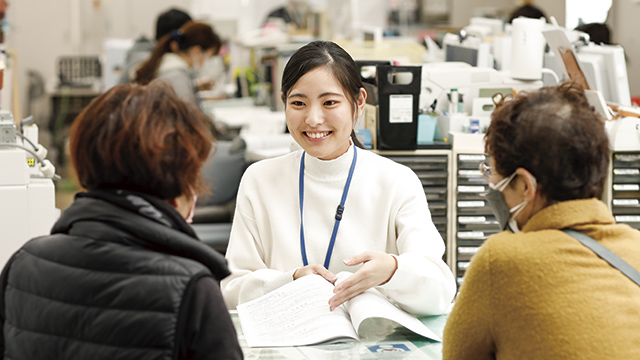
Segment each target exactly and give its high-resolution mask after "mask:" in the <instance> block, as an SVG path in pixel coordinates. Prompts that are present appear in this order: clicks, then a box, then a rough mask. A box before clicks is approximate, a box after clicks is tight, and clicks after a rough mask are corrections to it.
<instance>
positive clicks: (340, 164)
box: [304, 145, 354, 180]
mask: <svg viewBox="0 0 640 360" xmlns="http://www.w3.org/2000/svg"><path fill="white" fill-rule="evenodd" d="M353 151H354V149H353V145H350V146H349V149H348V150H347V152H346V153H344V154H342V155H340V156H339V157H337V158H335V159H333V160H320V159H318V158H316V157H313V156H311V155H309V154H307V153H305V155H304V156H305V158H304V163H305V165H304V170H305V171H304V172H305V176H310V177H313V178H315V179H318V180H338V179H344V178H346V177H347V175H348V173H349V167H350V166H351V162H352V161H353Z"/></svg>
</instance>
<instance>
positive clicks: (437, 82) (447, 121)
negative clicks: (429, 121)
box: [419, 62, 542, 137]
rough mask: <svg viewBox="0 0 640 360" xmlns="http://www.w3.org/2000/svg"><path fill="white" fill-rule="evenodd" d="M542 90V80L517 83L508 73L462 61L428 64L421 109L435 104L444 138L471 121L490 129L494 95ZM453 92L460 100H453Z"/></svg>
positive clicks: (458, 130)
mask: <svg viewBox="0 0 640 360" xmlns="http://www.w3.org/2000/svg"><path fill="white" fill-rule="evenodd" d="M540 87H542V81H541V80H537V81H521V80H516V79H513V78H512V77H511V76H510V74H509V72H508V71H498V70H496V69H493V68H480V67H474V66H471V65H469V64H466V63H462V62H444V63H428V64H423V65H422V81H421V87H420V102H419V108H420V109H422V110H423V111H424V110H426V109H428V108H429V107H430V106H432V105H433V104H435V106H434V107H433V109H432V110H433V111H434V112H435V113H436V114H437V116H438V129H439V131H440V133H441V135H442V136H443V137H448V134H449V132H460V131H463V128H464V127H468V126H470V120H471V119H474V120H478V121H479V123H478V126H479V127H480V128H484V127H486V126H488V125H489V115H490V114H491V112H492V111H493V102H492V100H491V97H492V96H493V95H494V94H495V93H502V94H506V93H508V92H513V90H516V91H518V92H519V91H522V90H533V89H537V88H540ZM452 92H453V93H455V94H456V95H454V96H455V97H457V101H456V99H455V98H454V99H452ZM454 103H455V104H456V105H455V106H453V107H452V106H451V105H452V104H454ZM443 110H444V111H443Z"/></svg>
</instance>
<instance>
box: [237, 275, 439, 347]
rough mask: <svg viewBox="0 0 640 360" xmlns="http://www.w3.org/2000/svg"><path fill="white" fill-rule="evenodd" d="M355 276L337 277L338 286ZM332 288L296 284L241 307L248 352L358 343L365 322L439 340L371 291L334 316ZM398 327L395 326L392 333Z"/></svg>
mask: <svg viewBox="0 0 640 360" xmlns="http://www.w3.org/2000/svg"><path fill="white" fill-rule="evenodd" d="M351 275H352V274H351V273H349V272H341V273H338V274H337V276H338V282H340V281H343V280H344V279H346V278H347V277H349V276H351ZM333 289H334V285H333V284H331V283H329V282H328V281H327V280H325V279H324V278H323V277H321V276H320V275H308V276H305V277H302V278H300V279H298V280H295V281H292V282H291V283H288V284H286V285H284V286H282V287H280V288H278V289H276V290H274V291H271V292H269V293H267V294H265V295H263V296H261V297H259V298H257V299H255V300H252V301H250V302H247V303H244V304H240V305H238V307H237V308H238V317H239V319H240V324H241V326H242V331H243V333H244V336H245V339H246V341H247V345H248V346H250V347H276V346H300V345H313V344H320V343H326V342H331V341H338V340H359V336H358V334H357V333H356V331H357V330H358V329H359V328H360V325H361V324H362V322H363V321H364V320H366V319H374V318H380V319H387V320H391V322H394V323H397V324H399V325H402V326H404V327H406V328H407V329H409V330H411V331H413V332H414V333H416V334H419V335H422V336H424V337H427V338H430V339H434V340H438V341H441V340H440V337H439V336H438V335H436V334H435V333H434V332H433V331H431V330H430V329H429V328H428V327H427V326H425V325H424V324H423V323H422V322H420V320H418V319H417V318H416V317H414V316H413V315H410V314H408V313H406V312H404V311H403V310H401V309H399V308H398V307H396V306H395V305H393V304H392V303H391V302H389V300H388V299H387V298H386V297H384V295H382V294H381V293H380V292H379V291H377V290H375V289H369V290H367V291H365V292H364V293H362V294H360V295H358V296H356V297H355V298H353V299H351V300H350V301H348V302H346V303H345V304H343V305H341V306H340V307H338V308H336V309H335V310H334V311H330V310H329V299H330V298H331V297H332V296H333ZM393 327H395V325H394V326H392V328H393Z"/></svg>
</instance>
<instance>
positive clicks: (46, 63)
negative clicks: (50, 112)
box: [6, 0, 189, 116]
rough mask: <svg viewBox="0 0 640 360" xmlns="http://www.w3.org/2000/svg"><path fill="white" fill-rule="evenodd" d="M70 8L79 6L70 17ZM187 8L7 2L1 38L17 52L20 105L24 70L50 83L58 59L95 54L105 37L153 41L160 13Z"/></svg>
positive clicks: (165, 2)
mask: <svg viewBox="0 0 640 360" xmlns="http://www.w3.org/2000/svg"><path fill="white" fill-rule="evenodd" d="M74 4H79V9H78V10H77V11H76V14H77V16H75V17H74V16H73V14H74V13H73V12H72V11H71V9H72V8H73V5H74ZM94 4H97V6H96V5H94ZM188 5H189V0H110V1H88V0H55V1H50V0H20V1H12V2H11V4H10V6H9V7H8V8H7V20H8V21H9V23H10V28H9V32H8V34H7V35H6V38H7V47H8V48H10V49H14V50H16V51H17V54H18V82H19V86H20V97H21V98H22V103H23V104H24V103H26V82H27V76H26V74H27V70H29V69H33V70H37V71H38V72H40V73H41V74H42V76H43V77H44V78H45V79H46V80H47V81H49V82H51V81H52V80H53V79H55V76H56V63H57V59H58V57H60V56H68V55H71V56H74V55H100V54H101V52H102V44H103V40H104V39H106V38H133V37H138V36H140V35H142V34H144V35H146V36H147V37H153V36H154V35H155V21H156V17H157V15H158V14H159V13H161V12H163V11H165V10H167V9H169V8H170V7H178V8H181V9H184V10H187V9H188ZM23 110H24V109H23ZM23 115H25V116H26V115H29V114H28V113H26V114H24V113H23Z"/></svg>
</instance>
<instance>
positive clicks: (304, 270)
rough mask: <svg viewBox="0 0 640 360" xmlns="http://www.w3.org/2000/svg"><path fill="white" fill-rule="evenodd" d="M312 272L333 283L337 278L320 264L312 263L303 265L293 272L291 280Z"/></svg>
mask: <svg viewBox="0 0 640 360" xmlns="http://www.w3.org/2000/svg"><path fill="white" fill-rule="evenodd" d="M313 274H317V275H320V276H322V277H323V278H325V279H327V281H328V282H330V283H332V284H333V283H335V282H336V280H338V277H337V276H336V275H335V274H334V273H332V272H331V271H329V270H327V269H326V268H325V267H324V266H322V265H320V264H312V265H307V266H305V267H301V268H299V269H298V270H296V271H295V272H294V273H293V280H298V279H299V278H301V277H303V276H307V275H313Z"/></svg>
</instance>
